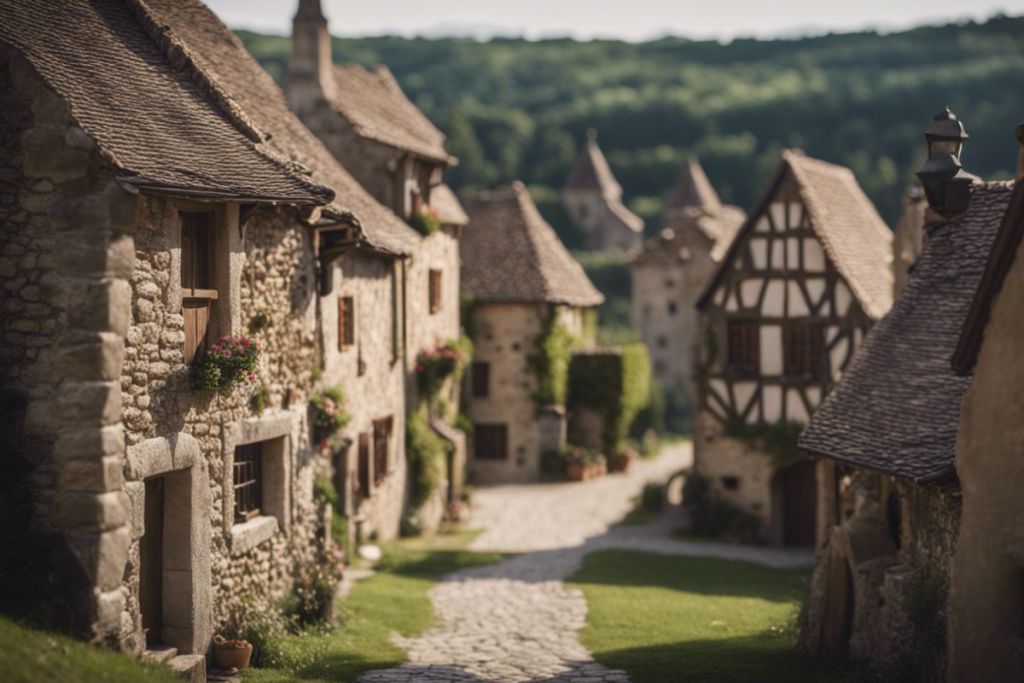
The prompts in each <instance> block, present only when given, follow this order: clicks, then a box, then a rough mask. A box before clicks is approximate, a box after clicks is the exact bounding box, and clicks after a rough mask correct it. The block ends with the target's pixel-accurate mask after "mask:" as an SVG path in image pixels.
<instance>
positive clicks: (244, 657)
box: [213, 635, 252, 670]
mask: <svg viewBox="0 0 1024 683" xmlns="http://www.w3.org/2000/svg"><path fill="white" fill-rule="evenodd" d="M251 657H252V643H250V642H249V641H247V640H242V639H240V638H225V637H224V636H222V635H217V636H214V637H213V661H214V662H215V663H216V664H217V667H218V668H221V669H227V670H231V669H244V668H245V667H247V666H249V659H250V658H251Z"/></svg>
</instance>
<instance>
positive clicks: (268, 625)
mask: <svg viewBox="0 0 1024 683" xmlns="http://www.w3.org/2000/svg"><path fill="white" fill-rule="evenodd" d="M292 624H293V622H292V621H291V620H289V619H288V618H287V617H286V616H285V615H284V614H283V613H282V612H281V611H280V610H279V609H277V608H276V607H275V606H274V605H270V604H266V603H261V602H258V601H257V600H256V598H255V597H253V595H251V594H248V593H247V594H244V595H242V596H241V597H240V598H238V600H237V601H236V602H235V603H234V604H233V605H232V606H231V608H230V610H229V611H228V618H227V621H226V622H225V624H224V626H223V628H221V629H220V635H221V636H223V637H225V638H227V639H228V640H246V641H248V642H249V643H250V644H252V663H253V665H254V666H270V667H272V666H274V665H275V663H276V662H277V661H278V660H279V659H280V656H279V655H280V650H279V644H280V642H281V640H282V639H283V638H284V637H285V636H286V635H288V631H289V628H291V626H292Z"/></svg>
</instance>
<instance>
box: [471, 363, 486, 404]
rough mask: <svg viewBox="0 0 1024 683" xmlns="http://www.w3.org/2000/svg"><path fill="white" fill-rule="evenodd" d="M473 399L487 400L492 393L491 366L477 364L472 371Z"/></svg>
mask: <svg viewBox="0 0 1024 683" xmlns="http://www.w3.org/2000/svg"><path fill="white" fill-rule="evenodd" d="M470 379H471V380H472V385H473V398H487V397H488V396H489V395H490V393H491V364H490V363H483V362H476V363H473V365H472V367H471V369H470Z"/></svg>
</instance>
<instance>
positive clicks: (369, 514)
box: [320, 250, 408, 541]
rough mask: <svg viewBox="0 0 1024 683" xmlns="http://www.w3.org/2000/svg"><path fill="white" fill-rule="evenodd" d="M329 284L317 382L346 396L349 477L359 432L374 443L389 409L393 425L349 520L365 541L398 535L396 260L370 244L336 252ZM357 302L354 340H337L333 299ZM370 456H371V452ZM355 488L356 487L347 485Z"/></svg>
mask: <svg viewBox="0 0 1024 683" xmlns="http://www.w3.org/2000/svg"><path fill="white" fill-rule="evenodd" d="M331 268H332V269H333V274H332V283H333V287H332V289H331V291H330V292H329V293H328V294H327V295H326V296H323V297H322V298H321V301H320V309H321V325H322V335H323V337H322V347H323V376H322V378H321V380H320V383H321V385H323V386H332V387H339V388H341V389H342V390H343V391H344V392H345V395H346V397H348V400H347V403H346V409H347V411H348V412H349V414H350V415H351V417H352V420H351V422H350V423H349V424H348V425H347V426H346V427H345V429H344V432H343V435H344V436H345V437H347V438H348V439H349V440H351V443H352V445H351V446H350V447H349V448H348V449H347V457H346V458H344V463H343V465H342V466H343V467H346V468H347V473H348V474H347V477H346V480H347V481H348V482H349V484H350V485H355V484H356V483H357V482H358V476H357V465H358V462H357V461H358V440H359V436H360V435H361V434H366V435H368V438H369V440H370V446H371V449H372V442H373V439H372V434H373V421H374V420H379V419H383V418H388V417H390V418H391V419H392V432H391V439H390V445H389V448H390V451H389V458H388V468H389V471H388V473H387V475H386V477H385V478H384V479H383V481H382V482H381V483H380V485H379V486H372V490H371V491H370V492H365V491H363V492H360V494H359V495H358V498H359V505H358V507H357V508H356V509H355V520H353V521H354V523H355V526H356V529H357V531H358V535H359V536H360V537H361V538H362V539H363V540H364V541H365V540H368V539H371V538H378V539H384V540H386V539H391V538H394V537H395V536H397V535H398V533H399V529H400V525H401V519H402V515H403V513H404V511H405V501H406V479H407V469H408V468H407V463H406V458H405V436H404V435H405V384H404V378H405V359H406V349H405V347H404V346H403V343H402V342H403V337H402V329H403V320H402V301H401V294H402V288H403V285H402V265H401V262H399V261H397V260H395V259H393V258H389V257H385V256H381V255H375V254H373V253H371V252H367V251H360V250H353V251H350V252H348V253H346V254H344V255H343V256H341V257H340V258H338V259H337V260H336V261H335V262H334V264H332V266H331ZM339 297H351V298H352V300H353V303H354V305H355V311H354V317H353V319H354V321H355V339H354V342H355V343H354V344H353V345H351V346H346V347H345V348H343V349H339V347H338V299H339ZM371 460H372V458H371ZM371 479H372V477H371ZM347 494H348V495H349V496H355V493H354V491H349V492H347Z"/></svg>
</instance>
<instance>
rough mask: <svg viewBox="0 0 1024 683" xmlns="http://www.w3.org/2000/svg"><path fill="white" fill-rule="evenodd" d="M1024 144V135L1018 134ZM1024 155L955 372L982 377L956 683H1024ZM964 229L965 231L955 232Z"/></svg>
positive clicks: (957, 593) (955, 633)
mask: <svg viewBox="0 0 1024 683" xmlns="http://www.w3.org/2000/svg"><path fill="white" fill-rule="evenodd" d="M1017 134H1018V139H1019V140H1021V142H1022V144H1024V127H1018V129H1017ZM1022 178H1024V149H1022V150H1021V154H1020V161H1019V162H1018V172H1017V180H1016V185H1015V186H1014V190H1013V195H1012V196H1011V198H1010V201H1009V207H1008V209H1007V211H1006V214H1005V215H1004V217H1003V221H1002V225H1001V227H1000V229H999V232H998V233H997V235H996V237H995V240H994V242H993V244H992V249H991V250H990V252H989V255H988V262H987V264H986V265H985V271H984V272H983V273H982V276H981V280H980V283H979V285H978V289H977V291H976V292H975V294H974V300H973V301H972V303H971V308H970V309H969V311H968V314H967V318H966V322H965V324H964V327H963V329H962V331H961V333H960V339H959V342H958V344H957V348H956V353H955V354H954V356H953V362H954V368H955V370H956V371H957V373H958V374H960V375H961V376H964V377H968V376H972V375H973V377H972V379H971V386H970V388H969V389H968V390H967V392H966V393H965V394H964V397H963V400H962V402H961V404H960V405H961V409H960V430H959V433H958V435H957V443H956V460H955V464H956V472H957V475H958V476H959V478H960V484H961V486H962V497H963V503H962V512H961V521H960V535H959V538H958V540H957V546H956V552H955V554H954V556H953V561H952V567H951V570H952V572H951V576H950V596H949V637H950V642H949V649H950V666H949V679H950V680H954V681H967V680H990V681H995V680H1003V681H1012V680H1020V679H1022V678H1024V658H1022V657H1021V650H1020V633H1021V624H1022V623H1024V602H1022V601H1021V599H1020V597H1021V593H1020V590H1021V588H1020V577H1021V571H1022V569H1024V537H1022V535H1021V522H1020V520H1021V519H1022V518H1024V501H1022V498H1021V495H1020V491H1021V487H1022V486H1024V469H1022V468H1024V461H1022V459H1021V455H1022V444H1024V362H1022V359H1021V353H1020V349H1021V335H1022V332H1024V330H1022V318H1021V311H1022V310H1024V184H1022V182H1021V181H1022ZM951 228H955V226H951Z"/></svg>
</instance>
